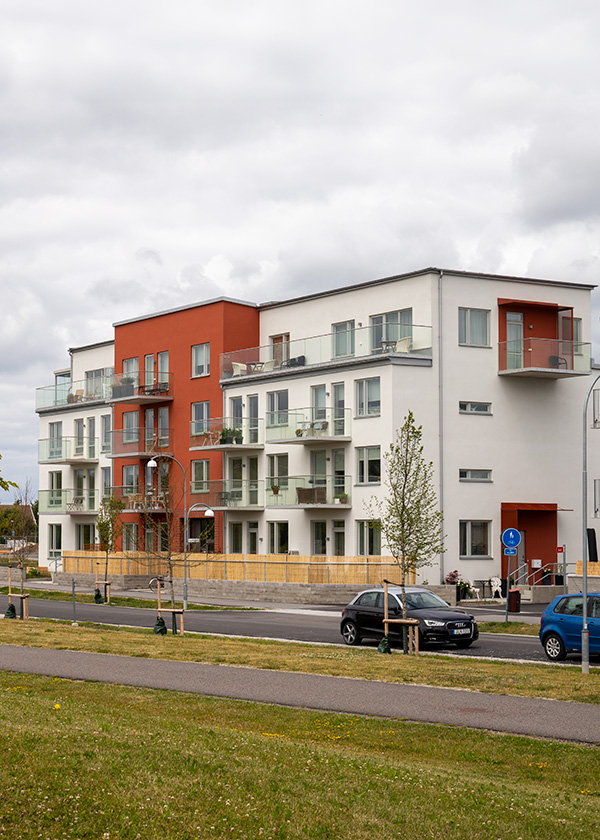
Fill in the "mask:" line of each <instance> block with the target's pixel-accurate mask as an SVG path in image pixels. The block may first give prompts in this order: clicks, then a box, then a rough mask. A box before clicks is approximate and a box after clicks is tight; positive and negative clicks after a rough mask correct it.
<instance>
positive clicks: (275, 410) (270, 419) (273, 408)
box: [267, 391, 289, 426]
mask: <svg viewBox="0 0 600 840" xmlns="http://www.w3.org/2000/svg"><path fill="white" fill-rule="evenodd" d="M288 407H289V406H288V392H287V391H269V393H268V394H267V426H287V422H288Z"/></svg>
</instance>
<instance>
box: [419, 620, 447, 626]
mask: <svg viewBox="0 0 600 840" xmlns="http://www.w3.org/2000/svg"><path fill="white" fill-rule="evenodd" d="M423 621H424V622H425V625H426V626H427V627H444V622H443V621H434V620H433V619H432V618H425V619H423Z"/></svg>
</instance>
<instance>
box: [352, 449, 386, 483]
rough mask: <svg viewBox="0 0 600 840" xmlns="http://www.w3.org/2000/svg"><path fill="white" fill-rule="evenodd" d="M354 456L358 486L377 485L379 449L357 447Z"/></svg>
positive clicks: (379, 465) (379, 460)
mask: <svg viewBox="0 0 600 840" xmlns="http://www.w3.org/2000/svg"><path fill="white" fill-rule="evenodd" d="M356 455H357V459H358V484H374V483H379V482H380V481H381V447H379V446H359V447H358V448H357V450H356Z"/></svg>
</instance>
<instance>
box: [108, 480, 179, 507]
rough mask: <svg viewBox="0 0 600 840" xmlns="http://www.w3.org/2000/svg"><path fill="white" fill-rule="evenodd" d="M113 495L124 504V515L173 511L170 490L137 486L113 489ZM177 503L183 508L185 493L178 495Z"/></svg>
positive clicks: (131, 485)
mask: <svg viewBox="0 0 600 840" xmlns="http://www.w3.org/2000/svg"><path fill="white" fill-rule="evenodd" d="M110 492H111V495H112V496H113V497H114V498H115V499H120V500H121V501H122V502H123V505H124V507H123V512H124V513H140V514H152V513H166V512H167V511H170V510H172V507H173V505H172V502H171V500H170V496H169V492H168V490H158V489H157V488H155V487H140V486H139V485H137V484H130V485H124V486H122V487H111V491H110ZM177 503H178V504H179V503H180V504H181V507H183V493H179V494H177Z"/></svg>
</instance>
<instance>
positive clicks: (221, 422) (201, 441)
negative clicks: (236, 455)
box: [190, 417, 264, 450]
mask: <svg viewBox="0 0 600 840" xmlns="http://www.w3.org/2000/svg"><path fill="white" fill-rule="evenodd" d="M263 447H264V420H259V419H258V418H256V417H254V418H253V417H242V418H241V419H240V418H234V417H216V418H214V419H213V420H192V421H191V423H190V449H192V450H197V449H222V450H223V449H225V450H226V449H240V448H242V449H263Z"/></svg>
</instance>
